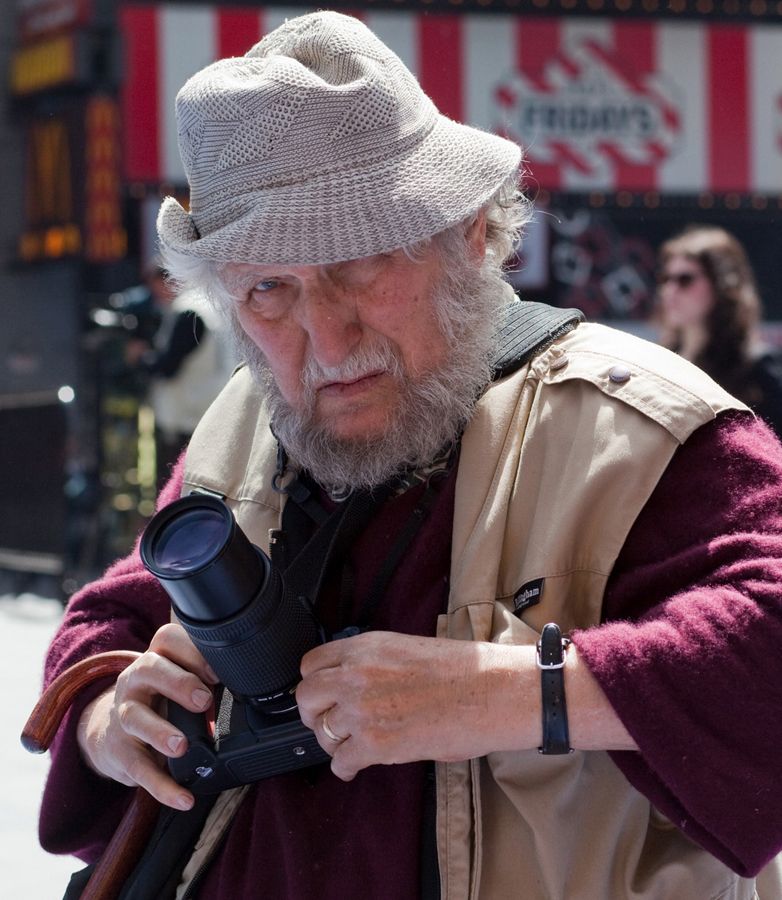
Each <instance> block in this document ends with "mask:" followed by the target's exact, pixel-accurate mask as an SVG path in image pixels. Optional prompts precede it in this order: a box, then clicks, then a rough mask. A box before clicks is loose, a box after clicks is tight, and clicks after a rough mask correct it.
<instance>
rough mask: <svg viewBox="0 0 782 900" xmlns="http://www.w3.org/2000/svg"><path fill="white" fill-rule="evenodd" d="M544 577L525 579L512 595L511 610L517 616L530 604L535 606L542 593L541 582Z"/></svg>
mask: <svg viewBox="0 0 782 900" xmlns="http://www.w3.org/2000/svg"><path fill="white" fill-rule="evenodd" d="M545 580H546V579H545V578H534V579H533V580H532V581H527V582H525V583H524V584H522V586H521V587H520V588H519V589H518V590H517V591H516V593H515V594H514V595H513V612H514V613H515V614H516V615H517V616H518V615H520V614H521V613H523V612H524V610H525V609H529V608H530V606H537V604H538V603H540V598H541V596H542V595H543V582H544V581H545Z"/></svg>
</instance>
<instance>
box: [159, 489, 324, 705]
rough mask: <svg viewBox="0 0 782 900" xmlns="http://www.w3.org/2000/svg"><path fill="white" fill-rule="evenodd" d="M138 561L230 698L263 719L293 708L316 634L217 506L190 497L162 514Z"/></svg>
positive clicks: (310, 617) (265, 560) (207, 498)
mask: <svg viewBox="0 0 782 900" xmlns="http://www.w3.org/2000/svg"><path fill="white" fill-rule="evenodd" d="M141 559H142V562H143V563H144V566H145V567H146V568H147V569H148V570H149V571H150V572H151V573H152V574H153V575H154V576H155V577H156V578H157V579H158V580H159V581H160V583H161V584H162V586H163V587H164V588H165V590H166V591H167V593H168V595H169V596H170V597H171V602H172V605H173V607H174V612H175V613H176V615H177V618H178V619H179V621H180V622H181V623H182V626H183V627H184V628H185V630H186V631H187V633H188V635H189V636H190V639H191V640H192V641H193V643H194V644H195V645H196V647H197V648H198V650H199V651H200V652H201V654H202V656H203V657H204V658H205V659H206V661H207V662H208V663H209V665H210V666H211V667H212V668H213V669H214V671H215V673H216V674H217V676H218V678H220V680H221V681H222V682H223V684H224V685H225V686H226V687H227V688H228V690H229V691H230V692H231V693H232V694H233V695H234V696H235V697H237V698H238V699H241V700H245V701H248V702H250V703H252V704H253V705H255V706H257V707H258V708H259V709H260V710H262V711H263V712H265V713H281V712H287V711H289V710H291V709H293V708H294V707H295V698H294V696H293V690H294V688H295V686H296V684H297V683H298V681H299V678H300V673H299V663H300V661H301V658H302V656H303V655H304V654H305V653H306V652H307V651H308V650H311V649H312V648H313V647H315V646H316V645H317V644H319V643H321V642H322V639H323V638H322V634H321V630H320V628H319V626H318V623H317V621H316V619H315V616H314V614H313V613H312V611H311V610H310V609H309V608H308V607H306V606H305V605H304V604H303V603H301V602H299V601H298V600H297V599H295V598H291V597H289V596H288V595H287V594H286V592H285V589H284V584H283V581H282V578H281V577H280V574H279V573H278V572H277V571H276V570H275V569H274V567H273V566H272V563H271V560H270V559H269V557H268V556H267V555H266V554H265V553H264V552H263V551H262V550H260V549H259V548H258V547H256V546H255V545H254V544H251V543H250V541H249V540H248V539H247V536H246V535H245V534H244V532H243V531H242V530H241V528H239V526H238V524H237V523H236V519H235V518H234V516H233V513H232V512H231V510H230V509H229V508H228V506H227V505H226V504H225V503H224V502H223V501H222V500H220V499H219V498H218V497H214V496H211V495H207V494H190V495H189V496H187V497H182V498H180V499H179V500H176V501H175V502H174V503H171V504H170V505H169V506H166V507H164V508H163V509H162V510H160V512H158V513H157V515H156V516H155V517H154V518H153V519H152V520H151V521H150V523H149V524H148V525H147V527H146V528H145V530H144V534H143V536H142V539H141Z"/></svg>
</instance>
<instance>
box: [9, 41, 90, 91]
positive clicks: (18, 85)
mask: <svg viewBox="0 0 782 900" xmlns="http://www.w3.org/2000/svg"><path fill="white" fill-rule="evenodd" d="M76 76H77V70H76V46H75V41H74V37H73V35H70V34H63V35H59V36H58V37H53V38H50V39H49V40H45V41H38V42H37V43H35V44H32V45H30V46H28V47H22V48H21V49H20V50H17V51H16V53H14V55H13V57H12V59H11V78H10V81H11V84H10V89H11V94H13V95H15V96H19V95H24V94H32V93H35V92H36V91H43V90H46V89H47V88H51V87H55V86H57V85H63V84H69V83H70V82H72V81H75V80H76Z"/></svg>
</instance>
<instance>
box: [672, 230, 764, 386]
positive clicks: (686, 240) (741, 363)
mask: <svg viewBox="0 0 782 900" xmlns="http://www.w3.org/2000/svg"><path fill="white" fill-rule="evenodd" d="M674 256H685V257H687V258H688V259H691V260H693V261H695V262H697V263H698V264H699V265H700V267H701V268H702V270H703V272H704V274H705V275H706V277H707V278H708V279H709V282H710V283H711V286H712V290H713V292H714V305H713V307H712V309H711V311H710V312H709V314H708V316H707V319H706V323H705V325H706V330H707V333H708V338H707V341H706V345H705V346H704V347H703V349H702V350H701V352H700V354H699V355H698V358H697V359H695V360H693V362H694V363H695V364H696V365H698V366H700V368H702V369H703V370H704V371H706V372H708V373H709V375H711V376H712V378H714V380H715V381H718V382H719V383H720V384H722V385H723V386H724V387H725V388H727V389H728V390H729V391H732V392H733V393H735V394H736V395H737V396H740V395H741V393H742V392H743V387H744V384H745V380H746V374H747V370H748V368H749V366H750V350H751V340H752V337H753V333H754V331H755V328H756V326H757V324H758V322H759V320H760V316H761V303H760V297H759V295H758V291H757V287H756V284H755V276H754V274H753V272H752V267H751V265H750V263H749V259H748V258H747V254H746V252H745V250H744V248H743V246H742V245H741V244H740V243H739V241H738V240H736V238H735V237H734V236H733V235H732V234H730V233H729V232H728V231H726V230H725V229H724V228H717V227H714V226H710V225H690V226H688V227H687V228H685V229H684V231H682V232H680V233H679V234H678V235H676V236H675V237H673V238H671V239H670V240H667V241H666V242H665V243H664V244H663V245H662V247H661V248H660V265H661V267H662V266H664V265H665V264H666V263H667V262H668V260H670V259H671V258H672V257H674ZM678 340H679V338H678V336H677V335H675V334H674V335H670V336H669V337H668V338H667V339H666V340H665V342H666V343H667V344H668V346H670V348H671V349H673V350H678V349H679V347H678V346H677V343H678Z"/></svg>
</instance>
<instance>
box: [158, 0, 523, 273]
mask: <svg viewBox="0 0 782 900" xmlns="http://www.w3.org/2000/svg"><path fill="white" fill-rule="evenodd" d="M176 113H177V123H178V129H179V149H180V153H181V155H182V161H183V163H184V166H185V171H186V173H187V179H188V182H189V184H190V210H189V211H186V210H185V209H183V208H182V206H181V205H180V204H179V203H177V201H176V200H174V199H173V198H172V197H168V198H166V200H164V202H163V205H162V207H161V209H160V213H159V215H158V222H157V226H158V234H159V237H160V242H161V244H162V246H163V247H164V248H169V249H171V250H174V251H178V252H180V253H184V254H186V255H189V256H194V257H198V258H202V259H212V260H221V261H236V262H257V263H272V264H287V265H294V264H299V265H308V264H309V265H313V264H317V265H324V264H327V263H333V262H340V261H343V260H346V259H358V258H360V257H364V256H373V255H375V254H377V253H385V252H388V251H390V250H394V249H396V248H398V247H401V246H404V245H407V244H411V243H414V242H416V241H419V240H422V239H424V238H427V237H430V236H431V235H433V234H436V233H437V232H438V231H442V230H443V229H445V228H447V227H448V226H449V225H453V224H454V223H456V222H458V221H460V220H461V219H464V218H466V217H467V216H469V215H470V214H471V213H473V212H475V211H476V210H478V209H480V207H481V206H482V205H483V204H484V203H485V202H486V201H487V200H488V199H489V197H491V195H492V194H493V193H494V192H495V191H496V189H497V188H498V187H499V186H500V185H501V184H502V183H503V181H505V179H506V178H507V177H508V176H510V175H511V174H513V172H514V171H516V170H517V169H518V166H519V162H520V156H521V153H520V150H519V147H518V146H517V145H516V144H514V143H511V142H510V141H507V140H504V139H503V138H500V137H497V136H496V135H493V134H489V133H487V132H483V131H479V130H477V129H475V128H470V127H468V126H466V125H461V124H459V123H457V122H453V121H451V120H450V119H448V118H446V117H445V116H443V115H440V113H439V112H438V111H437V109H436V108H435V106H434V104H433V103H432V101H431V100H430V99H429V98H428V97H427V96H426V94H424V92H423V91H422V90H421V87H420V85H419V84H418V82H417V81H416V79H415V77H414V76H413V75H412V73H411V72H410V71H409V70H408V69H407V68H406V67H405V66H404V64H403V63H402V61H401V60H400V59H399V57H398V56H396V54H394V53H392V52H391V50H389V49H388V47H386V46H385V44H383V43H382V42H381V41H380V40H379V39H378V38H377V37H376V36H375V35H374V34H373V33H372V32H371V31H370V30H369V29H368V28H367V27H366V26H365V25H364V24H362V23H361V22H360V21H359V20H358V19H355V18H352V17H350V16H345V15H342V14H340V13H335V12H318V13H313V14H311V15H306V16H300V17H298V18H295V19H291V20H290V21H288V22H286V23H285V24H284V25H282V26H280V27H279V28H277V29H276V30H275V31H273V32H271V33H270V34H268V35H267V36H266V37H265V38H263V40H261V41H260V42H259V43H258V44H256V45H255V46H254V47H253V48H252V49H251V50H250V51H249V52H248V53H247V54H246V55H245V56H243V57H236V58H231V59H223V60H220V61H218V62H216V63H213V64H212V65H210V66H207V68H205V69H203V70H202V71H200V72H198V73H197V74H196V75H194V76H193V77H192V78H191V79H190V80H189V81H188V82H187V83H186V84H185V86H184V87H183V88H182V90H181V91H180V92H179V95H178V96H177V100H176Z"/></svg>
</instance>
